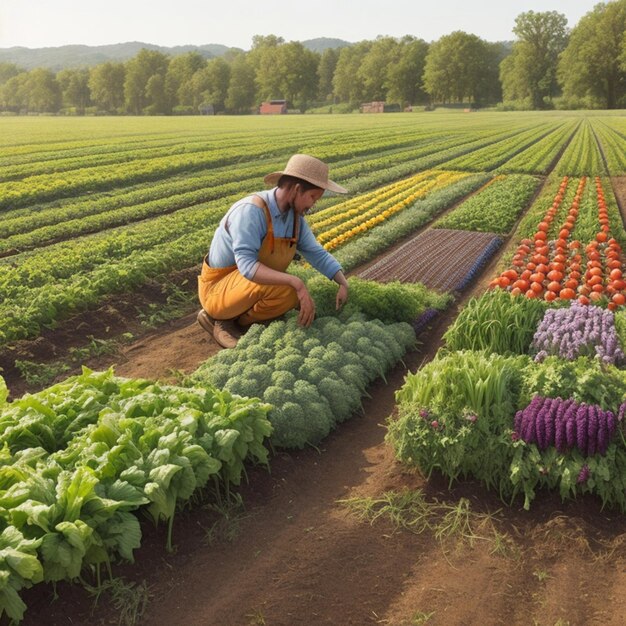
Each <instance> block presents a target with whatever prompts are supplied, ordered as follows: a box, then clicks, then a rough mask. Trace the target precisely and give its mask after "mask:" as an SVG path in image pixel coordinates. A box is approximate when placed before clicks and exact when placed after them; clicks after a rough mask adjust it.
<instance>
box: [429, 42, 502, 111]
mask: <svg viewBox="0 0 626 626" xmlns="http://www.w3.org/2000/svg"><path fill="white" fill-rule="evenodd" d="M489 57H490V49H489V46H488V44H487V43H486V42H485V41H483V40H482V39H480V37H477V36H476V35H470V34H468V33H465V32H463V31H455V32H453V33H451V34H450V35H445V36H443V37H441V38H440V39H439V40H437V41H436V42H435V43H433V44H432V45H431V46H430V49H429V50H428V54H427V55H426V65H425V68H424V89H425V90H426V92H427V93H428V94H430V96H431V98H432V99H433V100H435V101H438V102H444V103H446V102H454V101H456V102H463V101H464V100H466V99H467V100H469V101H473V102H478V101H479V100H481V97H482V90H484V85H485V83H486V82H488V67H489Z"/></svg>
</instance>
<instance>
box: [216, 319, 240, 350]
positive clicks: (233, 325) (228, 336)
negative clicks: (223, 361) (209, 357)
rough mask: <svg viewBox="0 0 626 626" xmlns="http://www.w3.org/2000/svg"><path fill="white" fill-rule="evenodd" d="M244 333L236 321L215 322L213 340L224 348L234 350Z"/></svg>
mask: <svg viewBox="0 0 626 626" xmlns="http://www.w3.org/2000/svg"><path fill="white" fill-rule="evenodd" d="M242 334H243V331H242V329H241V327H240V326H239V324H237V322H236V321H235V320H215V321H214V322H213V339H215V341H217V343H219V344H220V346H222V347H223V348H234V347H235V346H236V345H237V342H238V341H239V339H240V338H241V335H242Z"/></svg>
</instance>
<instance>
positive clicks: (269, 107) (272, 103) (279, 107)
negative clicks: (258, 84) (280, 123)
mask: <svg viewBox="0 0 626 626" xmlns="http://www.w3.org/2000/svg"><path fill="white" fill-rule="evenodd" d="M259 113H260V114H261V115H276V114H282V113H287V100H269V101H268V102H262V103H261V106H260V107H259Z"/></svg>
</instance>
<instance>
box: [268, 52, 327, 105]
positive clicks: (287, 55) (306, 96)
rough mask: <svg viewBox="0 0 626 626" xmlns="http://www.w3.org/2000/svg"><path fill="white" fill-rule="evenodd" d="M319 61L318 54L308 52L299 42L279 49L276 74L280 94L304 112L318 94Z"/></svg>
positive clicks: (275, 68)
mask: <svg viewBox="0 0 626 626" xmlns="http://www.w3.org/2000/svg"><path fill="white" fill-rule="evenodd" d="M319 59H320V57H319V55H318V54H316V53H315V52H311V50H307V49H306V48H305V47H304V46H303V45H302V44H301V43H300V42H298V41H291V42H289V43H286V44H282V45H281V46H279V47H278V48H277V55H276V66H275V67H274V72H275V73H276V75H277V78H278V94H280V95H281V96H282V97H283V98H284V99H285V100H287V101H288V102H289V103H290V104H291V105H292V106H294V107H296V108H299V109H300V110H302V111H304V110H305V109H306V108H307V107H308V105H309V103H310V102H311V100H314V99H315V96H316V93H317V66H318V63H319Z"/></svg>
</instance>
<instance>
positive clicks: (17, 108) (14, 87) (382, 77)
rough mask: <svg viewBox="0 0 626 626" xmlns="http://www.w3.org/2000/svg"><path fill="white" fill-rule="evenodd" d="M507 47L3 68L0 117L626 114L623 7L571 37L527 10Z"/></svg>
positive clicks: (393, 45)
mask: <svg viewBox="0 0 626 626" xmlns="http://www.w3.org/2000/svg"><path fill="white" fill-rule="evenodd" d="M513 32H514V33H515V35H516V40H515V42H514V43H513V44H512V46H507V45H505V44H502V43H490V42H487V41H484V40H483V39H481V38H480V37H477V36H476V35H472V34H468V33H465V32H463V31H455V32H453V33H451V34H449V35H445V36H443V37H441V38H440V39H439V40H437V41H435V42H433V43H430V44H428V43H426V42H425V41H424V40H422V39H417V38H415V37H412V36H408V35H407V36H405V37H403V38H401V39H396V38H393V37H379V38H377V39H375V40H373V41H361V42H359V43H356V44H353V45H351V46H348V47H344V48H340V49H327V50H325V51H324V52H323V53H321V54H319V53H316V52H312V51H311V50H308V49H306V48H305V47H304V46H303V45H302V44H301V43H299V42H295V41H291V42H285V41H284V40H283V39H282V38H281V37H277V36H275V35H269V36H255V37H254V38H253V42H252V47H251V49H250V51H248V52H240V51H229V52H228V53H227V54H226V55H225V56H223V57H218V58H213V59H209V60H207V59H205V58H204V57H203V56H201V55H200V54H199V53H197V52H190V53H187V54H184V55H180V56H176V57H173V58H172V57H170V56H168V55H165V54H163V53H161V52H158V51H153V50H147V49H143V50H141V51H140V52H139V53H138V54H137V55H136V56H135V57H133V58H132V59H130V60H128V61H126V62H124V63H121V62H107V63H103V64H100V65H97V66H95V67H92V68H82V69H64V70H61V71H59V72H58V73H54V72H52V71H51V70H48V69H43V68H37V69H33V70H30V71H24V70H21V69H20V68H18V67H17V66H15V65H13V64H9V63H2V64H0V109H1V110H3V111H8V112H13V113H30V112H47V113H59V112H64V113H70V112H71V113H75V114H79V115H83V114H85V113H96V112H97V113H107V114H131V115H172V114H199V113H203V112H205V113H206V112H213V113H232V114H238V113H249V112H251V111H254V110H256V108H257V107H258V105H259V104H260V103H261V102H262V101H264V100H269V99H284V100H287V102H288V104H289V106H290V107H292V108H294V109H299V110H301V111H306V110H307V109H310V108H311V107H315V106H321V105H333V106H334V107H337V110H342V109H344V110H351V109H354V108H356V107H358V106H359V104H361V103H363V102H371V101H385V102H388V103H397V104H399V105H401V106H403V107H405V106H408V105H425V104H426V105H432V104H453V103H468V104H472V105H474V106H484V105H489V104H495V103H500V102H502V103H503V104H502V106H503V107H504V108H507V107H508V108H520V109H545V108H554V107H555V106H558V107H559V108H583V107H584V108H608V109H613V108H619V107H626V0H615V1H613V2H607V3H600V4H598V5H596V6H595V7H594V9H593V10H592V11H590V12H589V13H587V14H586V15H585V16H583V17H582V18H581V20H580V21H579V22H578V24H577V25H576V26H575V27H574V28H573V29H571V30H569V29H568V27H567V19H566V17H565V16H564V15H562V14H560V13H558V12H555V11H548V12H534V11H528V12H525V13H522V14H520V15H519V16H518V17H517V18H516V20H515V27H514V29H513Z"/></svg>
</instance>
